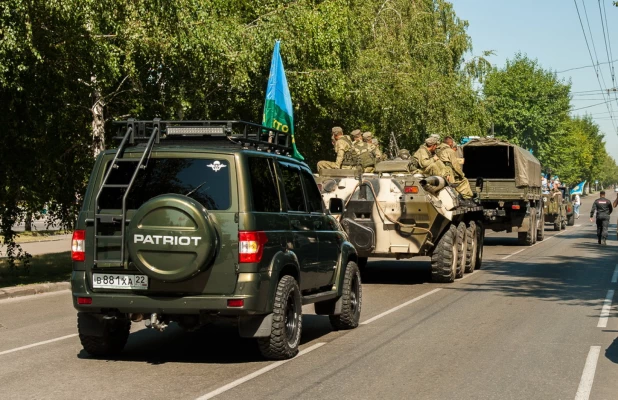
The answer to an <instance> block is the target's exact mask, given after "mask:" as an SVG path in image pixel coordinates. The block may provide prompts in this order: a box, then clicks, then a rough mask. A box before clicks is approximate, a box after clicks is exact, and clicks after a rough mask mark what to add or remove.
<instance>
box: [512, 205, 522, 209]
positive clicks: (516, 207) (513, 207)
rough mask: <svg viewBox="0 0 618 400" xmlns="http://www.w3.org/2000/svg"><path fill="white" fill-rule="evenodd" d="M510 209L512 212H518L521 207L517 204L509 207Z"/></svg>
mask: <svg viewBox="0 0 618 400" xmlns="http://www.w3.org/2000/svg"><path fill="white" fill-rule="evenodd" d="M511 208H512V209H513V210H519V209H520V208H521V207H520V206H519V205H518V204H513V205H512V206H511Z"/></svg>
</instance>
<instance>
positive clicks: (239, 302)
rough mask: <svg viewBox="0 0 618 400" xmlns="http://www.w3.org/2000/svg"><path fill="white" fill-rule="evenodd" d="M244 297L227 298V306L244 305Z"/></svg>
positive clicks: (236, 306)
mask: <svg viewBox="0 0 618 400" xmlns="http://www.w3.org/2000/svg"><path fill="white" fill-rule="evenodd" d="M244 305H245V300H244V299H227V306H228V307H230V308H238V307H244Z"/></svg>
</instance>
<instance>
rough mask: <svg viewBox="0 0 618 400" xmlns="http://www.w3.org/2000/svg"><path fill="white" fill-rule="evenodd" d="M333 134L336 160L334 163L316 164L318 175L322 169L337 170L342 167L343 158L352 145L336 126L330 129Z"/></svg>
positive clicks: (321, 162) (323, 162)
mask: <svg viewBox="0 0 618 400" xmlns="http://www.w3.org/2000/svg"><path fill="white" fill-rule="evenodd" d="M332 132H333V141H334V145H335V153H336V154H337V159H336V160H335V162H332V161H319V162H318V173H319V172H320V171H321V170H323V169H339V168H341V167H342V165H343V163H344V158H345V157H346V153H349V150H350V149H351V148H352V143H351V142H350V139H348V138H347V137H345V136H344V135H343V129H341V128H340V127H338V126H336V127H334V128H333V129H332Z"/></svg>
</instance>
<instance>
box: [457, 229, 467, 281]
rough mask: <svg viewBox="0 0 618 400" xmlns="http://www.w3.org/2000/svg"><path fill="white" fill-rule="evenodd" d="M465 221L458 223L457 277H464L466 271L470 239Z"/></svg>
mask: <svg viewBox="0 0 618 400" xmlns="http://www.w3.org/2000/svg"><path fill="white" fill-rule="evenodd" d="M466 234H467V230H466V224H465V222H460V223H459V225H457V247H458V251H457V270H456V271H455V278H463V276H464V271H465V270H466V258H467V253H468V239H467V235H466Z"/></svg>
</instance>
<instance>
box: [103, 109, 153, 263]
mask: <svg viewBox="0 0 618 400" xmlns="http://www.w3.org/2000/svg"><path fill="white" fill-rule="evenodd" d="M160 121H161V120H160V119H155V120H154V121H153V122H154V123H153V128H152V132H151V133H150V136H146V135H143V136H138V135H136V127H137V128H138V129H139V127H140V126H139V123H136V121H135V120H134V119H129V120H128V121H127V131H126V133H125V134H124V136H123V137H122V141H121V142H120V145H119V146H118V149H117V150H116V154H115V155H114V159H113V160H112V162H111V164H110V165H109V168H108V170H107V173H106V174H105V176H104V177H103V182H102V184H101V186H100V187H99V191H98V192H97V197H96V200H95V215H94V246H93V248H94V257H93V260H94V265H95V266H98V267H124V266H125V265H124V264H125V232H126V225H127V223H128V222H130V221H127V197H128V195H129V192H130V191H131V188H132V187H133V183H135V178H136V177H137V174H138V173H139V171H140V170H143V169H146V163H145V161H146V162H147V161H148V159H149V158H150V154H151V153H152V148H153V146H154V144H155V143H159V140H160V136H161V125H160ZM142 129H143V126H142ZM146 139H147V140H148V141H147V142H146V147H145V148H144V151H143V153H142V156H141V157H140V159H139V160H137V159H136V158H124V151H125V149H126V147H127V146H128V145H133V144H135V141H136V140H142V141H143V140H146ZM123 162H132V163H136V166H135V171H133V174H132V175H131V179H130V180H129V182H128V183H124V184H108V183H107V181H108V179H109V177H110V175H111V174H112V171H113V170H114V169H118V168H119V165H118V164H119V163H123ZM105 188H121V189H122V188H124V189H125V192H124V195H123V196H122V213H121V214H101V209H100V207H99V200H100V198H101V194H102V193H103V189H105ZM116 222H120V229H121V230H120V236H115V235H99V224H106V223H112V224H114V223H116ZM101 239H104V240H115V241H118V240H119V241H120V259H118V260H99V254H98V250H99V240H101Z"/></svg>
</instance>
